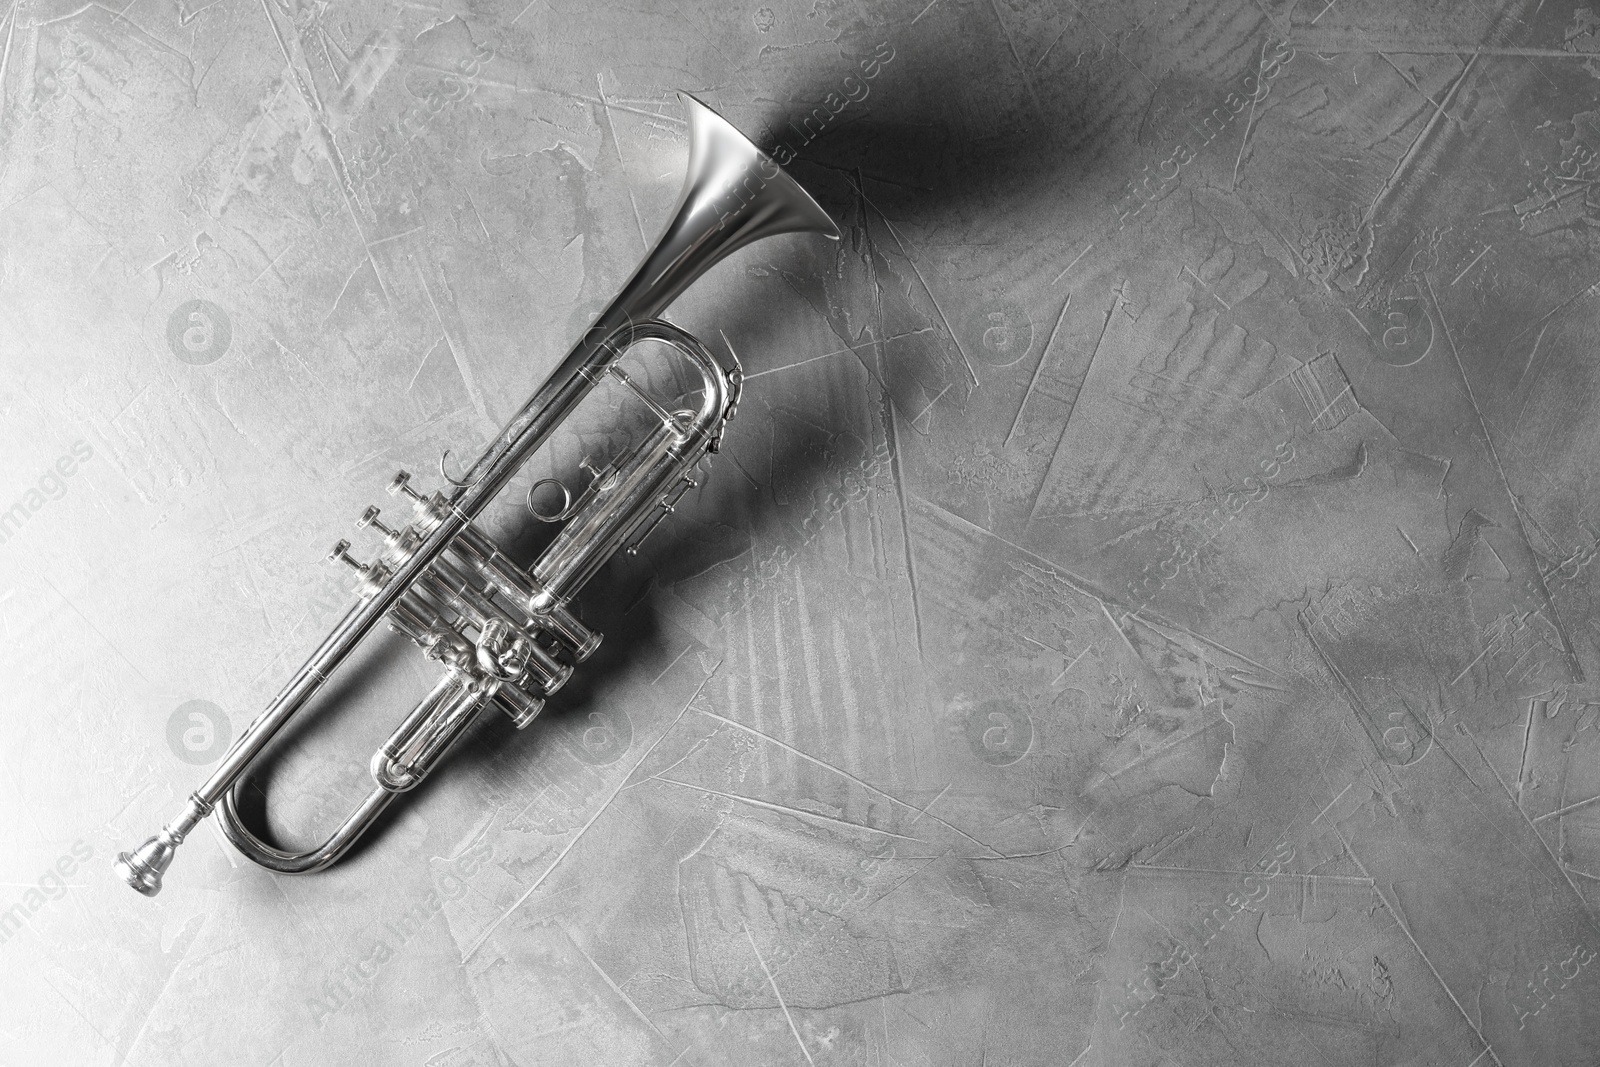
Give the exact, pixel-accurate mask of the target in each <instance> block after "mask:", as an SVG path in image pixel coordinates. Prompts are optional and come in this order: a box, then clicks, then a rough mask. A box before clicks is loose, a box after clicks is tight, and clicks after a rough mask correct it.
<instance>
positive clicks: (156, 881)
mask: <svg viewBox="0 0 1600 1067" xmlns="http://www.w3.org/2000/svg"><path fill="white" fill-rule="evenodd" d="M175 851H177V849H176V847H175V846H174V845H172V844H171V843H170V842H168V841H167V840H165V838H164V837H163V836H162V835H160V834H157V835H156V836H155V837H152V838H151V839H150V840H148V841H146V842H145V843H144V844H142V845H140V846H139V847H138V848H136V849H134V850H133V851H132V852H124V853H121V854H120V855H119V856H117V862H116V866H115V870H116V872H117V877H119V878H121V879H122V880H123V881H124V882H127V883H128V885H130V886H132V887H133V888H134V889H137V890H138V891H139V892H141V893H143V894H144V895H145V896H147V897H153V896H155V895H156V894H157V893H159V892H161V876H162V875H163V874H165V873H166V870H167V867H168V866H169V865H171V863H172V854H173V853H174V852H175Z"/></svg>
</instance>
